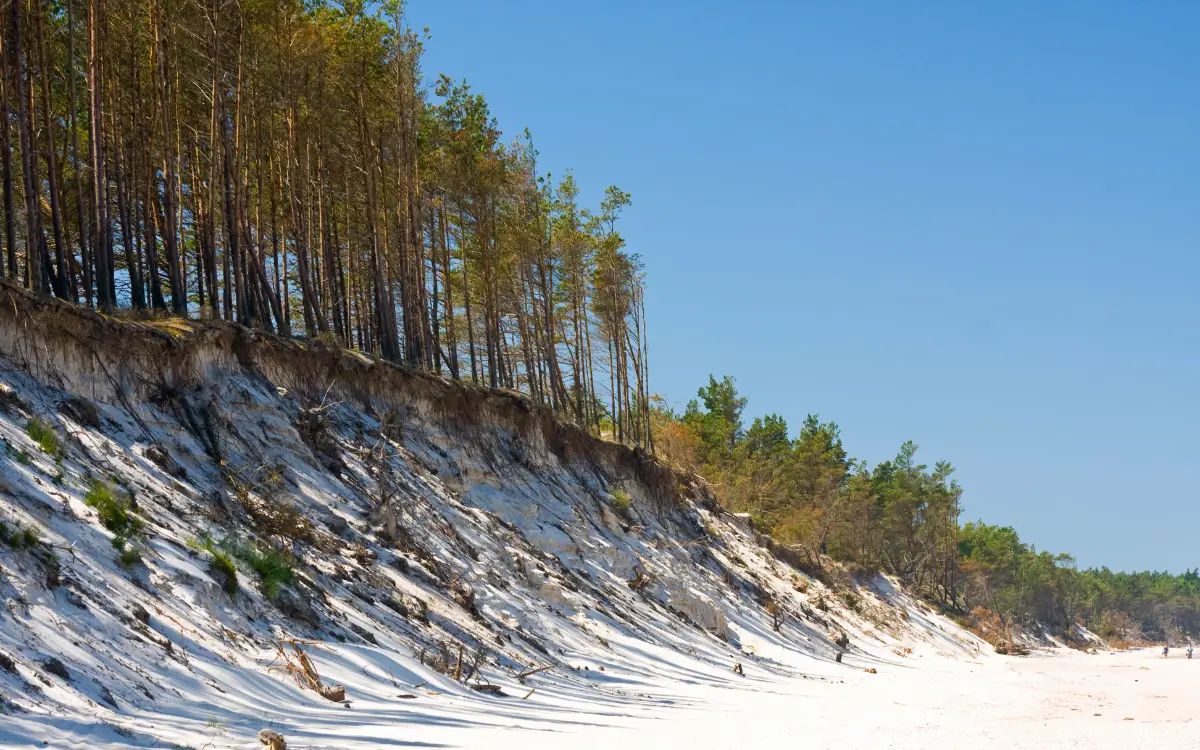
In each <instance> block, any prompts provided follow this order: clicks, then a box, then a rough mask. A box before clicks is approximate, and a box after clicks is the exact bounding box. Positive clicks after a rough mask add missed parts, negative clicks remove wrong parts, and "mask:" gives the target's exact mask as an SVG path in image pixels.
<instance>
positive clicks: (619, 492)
mask: <svg viewBox="0 0 1200 750" xmlns="http://www.w3.org/2000/svg"><path fill="white" fill-rule="evenodd" d="M611 505H612V509H613V510H615V511H616V512H618V513H620V514H621V515H625V514H627V513H629V510H630V508H632V507H633V497H632V496H631V495H630V494H629V493H628V492H626V491H625V490H623V489H620V488H617V489H615V490H613V491H612V501H611Z"/></svg>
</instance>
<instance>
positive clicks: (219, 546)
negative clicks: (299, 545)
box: [193, 536, 293, 601]
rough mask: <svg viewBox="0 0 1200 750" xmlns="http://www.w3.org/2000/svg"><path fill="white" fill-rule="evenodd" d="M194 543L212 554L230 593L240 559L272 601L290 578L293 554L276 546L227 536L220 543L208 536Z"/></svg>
mask: <svg viewBox="0 0 1200 750" xmlns="http://www.w3.org/2000/svg"><path fill="white" fill-rule="evenodd" d="M193 546H194V547H196V548H198V549H203V550H206V551H208V552H209V553H211V554H212V556H213V561H212V565H211V567H212V569H213V571H214V572H216V573H219V574H220V575H221V576H223V577H224V579H225V590H226V591H228V592H229V594H230V595H231V596H232V595H233V594H234V593H236V592H237V568H236V566H235V565H234V562H233V561H234V560H239V561H241V562H242V563H244V564H245V565H246V566H248V567H249V568H250V569H251V570H253V571H254V573H255V575H257V576H258V581H259V589H260V590H261V591H262V593H263V596H265V597H267V599H270V600H271V601H274V600H275V597H277V596H279V589H280V587H281V586H283V585H285V584H289V583H291V582H292V572H293V567H292V566H293V563H292V558H291V557H290V556H289V555H288V554H286V553H284V552H280V551H278V550H275V549H272V548H271V547H268V546H266V545H262V544H258V543H255V542H250V543H243V542H241V541H239V540H238V539H237V538H236V537H233V536H228V537H226V538H224V539H222V540H221V541H220V542H219V543H218V542H214V541H213V540H212V539H211V538H209V537H202V538H201V539H199V540H197V541H196V542H195V543H194V544H193Z"/></svg>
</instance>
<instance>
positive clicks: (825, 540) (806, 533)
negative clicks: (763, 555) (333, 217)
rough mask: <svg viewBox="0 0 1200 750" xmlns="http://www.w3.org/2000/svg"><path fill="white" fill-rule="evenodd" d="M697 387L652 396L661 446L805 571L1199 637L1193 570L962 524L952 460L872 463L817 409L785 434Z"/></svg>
mask: <svg viewBox="0 0 1200 750" xmlns="http://www.w3.org/2000/svg"><path fill="white" fill-rule="evenodd" d="M697 396H698V398H697V399H696V400H694V401H691V402H690V403H689V404H688V405H687V408H686V409H685V410H684V411H683V412H682V413H675V412H673V411H672V410H670V409H668V408H666V407H665V405H664V404H663V403H662V402H661V401H660V400H657V399H656V401H655V403H654V407H653V412H652V416H651V419H652V421H653V422H654V434H655V441H656V445H657V447H658V454H659V456H660V457H661V458H662V459H664V460H666V461H669V462H671V463H673V464H675V465H676V466H677V467H679V468H681V469H684V470H686V471H694V472H697V473H699V474H701V475H702V476H704V477H705V478H706V479H707V481H708V484H709V487H710V489H711V490H712V491H713V492H714V493H715V494H716V496H717V498H718V499H719V500H720V502H721V504H722V505H723V506H725V507H727V508H729V509H730V510H732V511H735V512H744V513H749V514H750V517H751V519H752V521H753V525H754V527H755V529H756V530H757V531H759V532H761V533H765V534H769V535H771V536H772V537H773V538H774V539H775V541H777V542H780V543H783V544H785V545H788V546H789V547H791V548H792V549H793V550H794V551H797V552H798V553H799V554H800V555H801V556H802V560H803V561H804V562H803V564H804V565H805V567H807V568H808V570H809V572H811V573H813V574H814V575H817V576H819V577H824V576H827V575H829V574H832V573H833V571H832V570H831V567H833V566H831V565H830V561H838V562H840V563H842V564H843V566H845V565H848V566H850V567H851V568H852V569H858V570H860V571H867V572H876V571H879V572H884V573H888V574H891V575H894V576H896V577H897V578H899V579H900V580H902V581H903V582H905V584H906V585H907V586H909V587H910V589H912V590H914V591H915V592H917V593H918V594H920V595H922V596H923V597H925V598H926V599H927V600H929V601H930V602H933V603H935V604H937V605H939V606H941V607H942V608H943V609H944V610H946V611H947V612H949V613H951V614H952V615H955V616H957V617H960V618H962V620H963V623H964V624H966V625H968V626H974V625H973V623H975V622H978V621H979V619H980V617H982V618H984V620H998V621H999V622H1000V623H1001V624H1002V626H1003V630H1005V631H1007V630H1008V629H1009V628H1012V627H1014V626H1022V625H1025V626H1036V627H1043V626H1044V627H1048V628H1049V629H1050V630H1051V631H1052V632H1055V633H1057V634H1066V635H1070V634H1071V631H1072V626H1073V625H1074V624H1077V623H1081V624H1084V625H1086V626H1087V627H1089V628H1091V629H1092V630H1093V631H1094V632H1097V633H1099V634H1101V635H1102V636H1104V637H1107V638H1110V639H1113V640H1114V641H1129V642H1137V641H1139V640H1143V639H1154V640H1161V639H1168V638H1170V639H1176V638H1186V637H1197V636H1200V571H1196V570H1191V571H1186V572H1184V573H1183V574H1180V575H1172V574H1170V573H1155V572H1143V573H1117V572H1113V571H1110V570H1108V569H1107V568H1102V569H1098V570H1097V569H1087V570H1080V569H1078V568H1077V567H1076V565H1075V560H1074V559H1073V558H1072V557H1071V556H1070V555H1062V554H1059V555H1054V554H1051V553H1049V552H1044V551H1041V552H1039V551H1038V550H1037V549H1036V548H1034V547H1032V546H1031V545H1029V544H1026V543H1024V542H1022V541H1021V539H1020V537H1019V536H1018V535H1017V532H1016V531H1014V530H1013V529H1012V528H1009V527H998V526H990V525H988V524H984V523H975V522H972V523H966V524H961V523H960V516H961V514H962V506H961V504H960V500H961V497H962V488H961V487H960V486H959V485H958V483H957V482H955V481H954V480H953V478H952V476H953V474H954V468H953V467H952V466H951V465H950V464H949V463H946V462H941V461H939V462H938V463H936V464H934V465H933V466H932V467H929V466H926V465H923V464H921V463H919V462H918V461H917V460H916V453H917V446H916V445H914V444H913V443H911V442H906V443H905V444H904V445H902V446H901V447H900V450H899V452H898V454H897V455H896V457H895V458H893V459H891V460H888V461H884V462H882V463H880V464H877V465H875V466H873V467H872V466H868V465H867V464H866V462H863V461H856V460H855V459H853V458H851V457H850V455H849V454H848V453H847V451H846V448H845V447H844V446H843V444H842V438H841V434H840V431H839V429H838V426H837V424H835V423H833V422H822V421H821V420H820V419H819V418H818V417H816V416H812V415H810V416H809V417H808V418H807V419H806V420H805V421H804V424H803V425H802V426H801V428H800V431H799V434H798V435H795V436H792V435H790V434H789V432H788V425H787V422H786V421H785V420H784V419H783V417H781V416H779V415H777V414H768V415H767V416H765V417H758V418H755V419H754V420H753V422H751V423H750V425H749V426H746V424H745V422H744V420H743V412H744V410H745V408H746V405H747V402H746V399H745V398H744V397H742V396H740V395H739V394H738V392H737V388H736V385H735V383H734V380H733V378H730V377H725V378H722V379H720V380H717V379H716V378H714V377H712V376H711V375H710V376H709V380H708V384H707V385H706V386H704V387H702V388H700V390H699V392H698V393H697ZM843 566H838V567H839V568H840V569H844V567H843Z"/></svg>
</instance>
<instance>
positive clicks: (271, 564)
mask: <svg viewBox="0 0 1200 750" xmlns="http://www.w3.org/2000/svg"><path fill="white" fill-rule="evenodd" d="M246 562H247V563H249V565H250V567H251V568H253V569H254V572H255V573H257V574H258V579H259V583H260V585H261V586H262V592H263V594H264V595H265V596H266V597H267V598H268V599H270V600H271V601H275V597H276V596H279V587H280V586H282V585H284V584H287V583H291V582H292V560H291V558H290V557H288V556H287V555H285V554H283V553H282V552H279V551H277V550H274V549H272V548H270V547H260V546H257V545H256V546H254V547H252V548H251V551H250V557H249V559H248V560H246Z"/></svg>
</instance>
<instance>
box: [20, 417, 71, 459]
mask: <svg viewBox="0 0 1200 750" xmlns="http://www.w3.org/2000/svg"><path fill="white" fill-rule="evenodd" d="M25 434H26V435H28V436H29V437H30V438H31V439H32V440H33V442H35V443H37V444H38V447H39V448H41V449H42V453H45V454H46V455H48V456H54V457H55V458H59V457H61V456H62V454H63V448H62V445H60V444H59V442H58V435H57V433H55V432H54V428H53V427H51V426H50V425H49V424H47V423H46V422H43V421H42V420H40V419H38V418H37V417H34V418H33V419H31V420H29V421H28V422H26V423H25Z"/></svg>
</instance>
